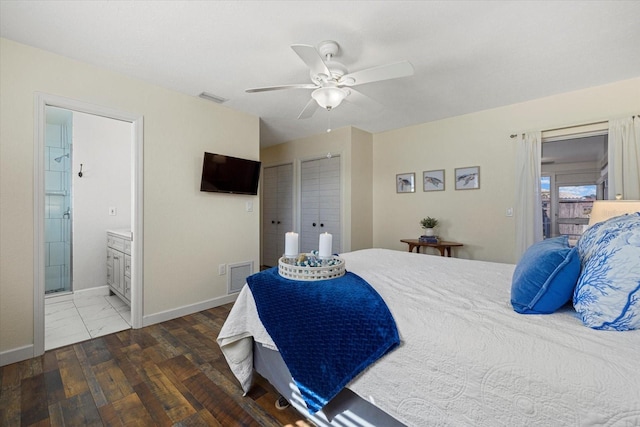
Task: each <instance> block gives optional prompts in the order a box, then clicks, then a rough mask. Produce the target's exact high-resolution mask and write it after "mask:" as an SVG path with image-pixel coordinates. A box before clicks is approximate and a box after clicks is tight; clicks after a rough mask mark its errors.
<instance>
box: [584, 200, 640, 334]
mask: <svg viewBox="0 0 640 427" xmlns="http://www.w3.org/2000/svg"><path fill="white" fill-rule="evenodd" d="M577 248H578V253H579V254H580V259H581V261H582V273H581V275H580V279H579V280H578V284H577V285H576V289H575V292H574V295H573V306H574V307H575V309H576V311H577V312H578V314H579V315H580V317H581V319H582V322H583V323H584V324H585V325H587V326H589V327H591V328H594V329H612V330H617V331H628V330H632V329H639V328H640V213H634V214H630V215H622V216H618V217H615V218H611V219H609V220H607V221H603V222H601V223H598V224H595V225H593V226H591V227H589V228H588V229H587V231H585V233H584V234H583V235H582V237H581V238H580V240H579V241H578V245H577Z"/></svg>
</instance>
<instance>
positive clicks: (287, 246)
mask: <svg viewBox="0 0 640 427" xmlns="http://www.w3.org/2000/svg"><path fill="white" fill-rule="evenodd" d="M284 256H286V257H289V258H294V257H297V256H298V233H294V232H293V231H290V232H288V233H286V234H285V236H284Z"/></svg>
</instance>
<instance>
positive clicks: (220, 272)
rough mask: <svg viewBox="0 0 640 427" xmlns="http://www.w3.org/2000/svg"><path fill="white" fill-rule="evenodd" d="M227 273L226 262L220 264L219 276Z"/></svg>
mask: <svg viewBox="0 0 640 427" xmlns="http://www.w3.org/2000/svg"><path fill="white" fill-rule="evenodd" d="M225 274H227V266H226V264H220V265H218V276H224V275H225Z"/></svg>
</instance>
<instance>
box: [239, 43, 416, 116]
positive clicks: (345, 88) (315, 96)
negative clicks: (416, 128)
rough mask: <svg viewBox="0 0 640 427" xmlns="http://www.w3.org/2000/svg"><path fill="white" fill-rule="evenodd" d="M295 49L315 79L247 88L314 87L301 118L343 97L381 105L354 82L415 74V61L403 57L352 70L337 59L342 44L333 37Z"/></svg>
mask: <svg viewBox="0 0 640 427" xmlns="http://www.w3.org/2000/svg"><path fill="white" fill-rule="evenodd" d="M291 49H293V51H294V52H295V53H296V54H298V56H299V57H300V59H302V61H304V63H305V64H307V67H309V70H310V72H309V74H310V77H311V83H301V84H290V85H281V86H268V87H259V88H253V89H247V90H246V92H248V93H255V92H267V91H272V90H283V89H314V90H313V92H311V99H310V100H309V102H308V103H307V105H306V106H305V107H304V109H303V110H302V112H301V113H300V115H299V116H298V118H299V119H306V118H309V117H311V116H313V113H315V111H316V110H317V108H318V107H322V108H324V109H326V110H327V111H331V110H332V109H334V108H336V107H337V106H338V105H340V103H341V102H342V101H343V100H347V101H348V102H351V103H354V104H358V105H361V106H364V107H372V106H379V105H380V104H379V103H378V102H377V101H374V100H373V99H371V98H369V97H368V96H366V95H364V94H363V93H361V92H358V91H357V90H355V89H353V86H357V85H361V84H365V83H373V82H379V81H382V80H389V79H396V78H399V77H406V76H411V75H413V65H411V63H410V62H409V61H401V62H396V63H393V64H388V65H381V66H378V67H372V68H367V69H365V70H361V71H356V72H353V73H349V72H348V70H347V68H346V67H345V66H344V65H343V64H341V63H340V62H337V61H335V60H334V59H333V58H334V57H335V56H337V54H338V52H339V51H340V46H339V45H338V43H337V42H335V41H332V40H327V41H323V42H322V43H320V45H319V46H318V50H316V48H314V47H313V46H309V45H304V44H294V45H291Z"/></svg>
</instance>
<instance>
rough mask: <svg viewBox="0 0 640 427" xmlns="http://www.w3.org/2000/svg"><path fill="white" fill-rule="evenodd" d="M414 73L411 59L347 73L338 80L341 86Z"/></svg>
mask: <svg viewBox="0 0 640 427" xmlns="http://www.w3.org/2000/svg"><path fill="white" fill-rule="evenodd" d="M411 75H413V65H411V63H410V62H409V61H401V62H396V63H393V64H387V65H380V66H378V67H373V68H367V69H366V70H361V71H356V72H355V73H350V74H345V75H344V76H342V77H340V80H338V85H339V86H355V85H361V84H365V83H372V82H379V81H381V80H389V79H397V78H398V77H407V76H411Z"/></svg>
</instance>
